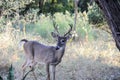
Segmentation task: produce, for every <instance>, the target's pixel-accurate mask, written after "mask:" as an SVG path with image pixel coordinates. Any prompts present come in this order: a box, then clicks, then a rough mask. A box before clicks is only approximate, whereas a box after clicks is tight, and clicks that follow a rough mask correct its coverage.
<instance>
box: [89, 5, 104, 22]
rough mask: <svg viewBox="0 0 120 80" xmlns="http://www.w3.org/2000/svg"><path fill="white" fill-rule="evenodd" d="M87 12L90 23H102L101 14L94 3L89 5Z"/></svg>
mask: <svg viewBox="0 0 120 80" xmlns="http://www.w3.org/2000/svg"><path fill="white" fill-rule="evenodd" d="M87 14H88V18H89V22H90V23H93V24H98V23H103V21H104V18H103V14H102V12H101V10H100V9H99V7H98V6H97V5H96V4H95V3H93V5H91V6H90V5H89V7H88V13H87Z"/></svg>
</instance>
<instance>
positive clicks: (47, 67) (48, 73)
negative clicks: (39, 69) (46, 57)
mask: <svg viewBox="0 0 120 80" xmlns="http://www.w3.org/2000/svg"><path fill="white" fill-rule="evenodd" d="M46 72H47V80H50V70H49V64H47V65H46Z"/></svg>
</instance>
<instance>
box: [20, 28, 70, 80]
mask: <svg viewBox="0 0 120 80" xmlns="http://www.w3.org/2000/svg"><path fill="white" fill-rule="evenodd" d="M54 28H55V30H56V31H57V33H54V32H52V33H51V35H52V36H53V38H56V40H57V45H56V46H46V45H43V44H41V43H39V42H37V41H28V40H26V39H22V40H21V42H24V51H25V56H26V62H25V63H24V65H23V66H22V68H23V70H25V69H26V67H30V68H31V70H30V71H29V72H31V71H34V67H35V65H36V64H37V63H41V62H42V63H44V64H46V71H47V80H50V70H49V67H50V66H51V67H52V75H51V77H52V80H55V68H56V66H57V65H58V64H59V63H60V62H61V59H62V57H63V55H64V52H65V47H66V42H67V40H68V39H69V38H70V36H71V31H72V26H70V29H69V31H68V32H67V33H66V34H64V36H60V35H59V31H58V29H57V27H54ZM29 72H28V73H29ZM28 73H27V74H28ZM27 74H26V75H25V76H24V79H25V77H26V76H27ZM34 75H35V74H34ZM24 79H23V80H24Z"/></svg>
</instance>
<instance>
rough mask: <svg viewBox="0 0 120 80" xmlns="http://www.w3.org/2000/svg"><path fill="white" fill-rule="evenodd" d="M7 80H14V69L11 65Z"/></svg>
mask: <svg viewBox="0 0 120 80" xmlns="http://www.w3.org/2000/svg"><path fill="white" fill-rule="evenodd" d="M7 80H14V69H13V66H12V64H11V67H10V68H9V73H8V77H7Z"/></svg>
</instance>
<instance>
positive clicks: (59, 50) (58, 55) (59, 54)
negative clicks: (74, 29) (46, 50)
mask: <svg viewBox="0 0 120 80" xmlns="http://www.w3.org/2000/svg"><path fill="white" fill-rule="evenodd" d="M65 47H66V46H65V45H64V46H61V47H60V46H56V55H55V56H56V58H57V60H58V61H61V59H62V57H63V55H64V52H65Z"/></svg>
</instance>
